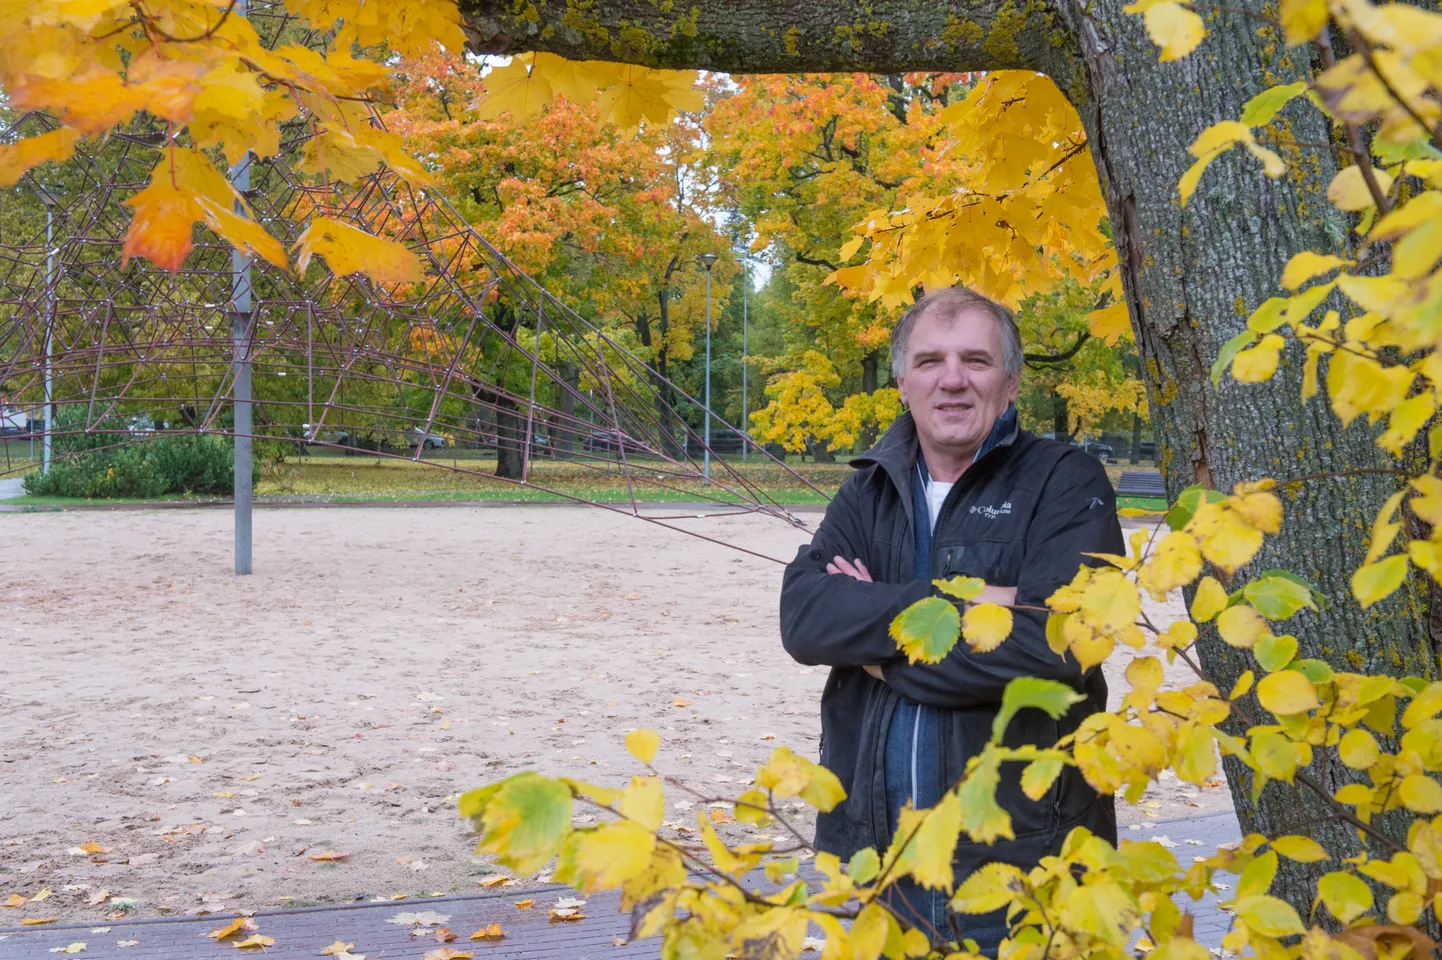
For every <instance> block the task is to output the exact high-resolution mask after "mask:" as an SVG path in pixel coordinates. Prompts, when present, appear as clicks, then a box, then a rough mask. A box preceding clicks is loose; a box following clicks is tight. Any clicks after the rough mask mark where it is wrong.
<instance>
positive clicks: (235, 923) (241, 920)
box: [206, 917, 256, 940]
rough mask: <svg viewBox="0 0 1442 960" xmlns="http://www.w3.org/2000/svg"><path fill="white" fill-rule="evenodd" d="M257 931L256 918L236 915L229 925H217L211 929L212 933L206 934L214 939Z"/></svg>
mask: <svg viewBox="0 0 1442 960" xmlns="http://www.w3.org/2000/svg"><path fill="white" fill-rule="evenodd" d="M255 931H256V926H255V921H254V920H252V919H250V918H249V917H236V918H235V919H234V920H232V921H231V922H230V923H228V924H227V925H225V926H223V927H216V928H215V929H214V930H212V931H210V933H208V934H206V936H208V937H210V939H212V940H224V939H225V938H226V937H232V936H234V935H235V934H237V933H254V932H255Z"/></svg>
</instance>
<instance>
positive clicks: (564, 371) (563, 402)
mask: <svg viewBox="0 0 1442 960" xmlns="http://www.w3.org/2000/svg"><path fill="white" fill-rule="evenodd" d="M557 373H559V374H560V375H561V381H562V383H561V386H560V387H559V388H558V389H557V390H556V395H557V399H556V409H557V410H559V411H560V413H561V416H560V417H559V418H557V420H556V426H555V427H554V428H553V429H552V430H551V449H552V450H554V451H555V452H556V456H558V457H569V456H571V454H572V453H573V452H574V451H575V449H576V430H575V428H574V427H573V426H572V425H571V424H572V423H573V422H574V420H575V418H576V396H575V393H574V392H573V391H575V390H578V389H579V388H580V387H579V384H580V382H581V371H580V369H579V368H577V366H576V365H575V364H574V363H565V362H563V363H561V364H560V365H559V367H558V369H557Z"/></svg>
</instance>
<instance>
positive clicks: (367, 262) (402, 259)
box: [295, 217, 422, 286]
mask: <svg viewBox="0 0 1442 960" xmlns="http://www.w3.org/2000/svg"><path fill="white" fill-rule="evenodd" d="M295 249H296V254H297V260H296V266H297V268H298V269H299V270H300V271H301V272H302V273H304V272H305V269H306V267H307V266H308V265H309V264H310V258H311V257H312V256H314V255H316V254H320V255H321V256H323V257H325V259H326V263H327V265H329V267H330V270H331V273H333V274H335V275H336V276H346V275H348V274H352V273H363V274H365V275H366V276H367V277H369V278H370V279H371V280H373V281H374V282H376V283H378V284H381V285H382V286H391V285H393V284H399V283H416V282H419V281H420V280H421V279H422V273H421V261H420V259H419V258H418V257H417V256H416V255H415V254H414V253H412V252H411V251H410V250H407V249H406V248H405V247H404V246H402V245H401V244H399V243H396V242H395V241H394V240H386V239H383V238H381V237H374V236H371V235H370V234H368V233H366V232H364V231H363V230H357V229H356V228H355V227H352V226H350V225H349V224H346V223H341V222H340V221H339V220H333V219H331V218H330V217H316V218H315V219H314V220H312V221H311V222H310V226H308V227H306V229H305V232H304V233H302V234H301V235H300V236H299V237H297V238H296V241H295Z"/></svg>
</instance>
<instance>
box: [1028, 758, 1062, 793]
mask: <svg viewBox="0 0 1442 960" xmlns="http://www.w3.org/2000/svg"><path fill="white" fill-rule="evenodd" d="M1065 766H1066V764H1065V763H1063V762H1062V761H1061V760H1057V759H1042V760H1033V761H1032V762H1031V763H1028V764H1027V765H1026V766H1025V767H1023V768H1022V771H1021V792H1022V793H1024V794H1026V795H1027V796H1028V797H1030V798H1031V799H1033V800H1040V799H1041V798H1042V797H1044V796H1046V793H1047V791H1048V790H1050V789H1051V785H1052V784H1053V783H1055V782H1056V778H1057V777H1059V776H1061V772H1062V768H1063V767H1065Z"/></svg>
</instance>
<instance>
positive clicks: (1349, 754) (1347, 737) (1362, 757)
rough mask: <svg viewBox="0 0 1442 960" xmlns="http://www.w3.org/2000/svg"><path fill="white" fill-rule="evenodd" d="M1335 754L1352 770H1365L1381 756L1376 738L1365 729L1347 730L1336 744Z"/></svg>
mask: <svg viewBox="0 0 1442 960" xmlns="http://www.w3.org/2000/svg"><path fill="white" fill-rule="evenodd" d="M1337 756H1338V758H1340V759H1341V761H1342V762H1343V763H1345V764H1346V765H1347V766H1349V767H1351V768H1352V769H1353V770H1366V769H1368V768H1369V767H1371V766H1372V765H1373V764H1374V763H1376V762H1377V761H1378V760H1379V759H1380V758H1381V756H1382V751H1381V750H1379V749H1378V747H1377V739H1376V738H1375V737H1373V736H1372V735H1371V734H1370V733H1368V732H1367V731H1366V730H1361V729H1357V730H1348V731H1347V732H1346V734H1344V735H1343V737H1342V739H1341V741H1340V742H1338V744H1337Z"/></svg>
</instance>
